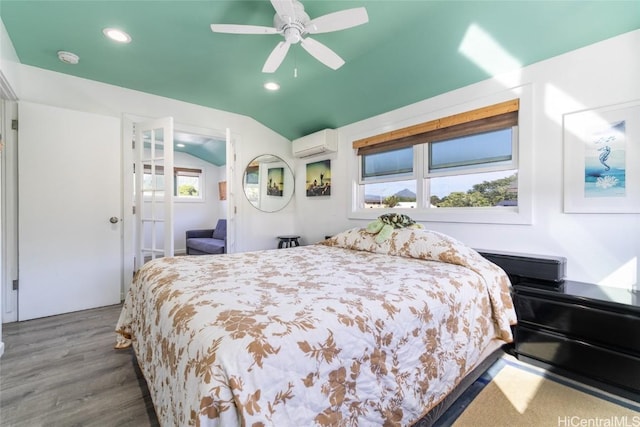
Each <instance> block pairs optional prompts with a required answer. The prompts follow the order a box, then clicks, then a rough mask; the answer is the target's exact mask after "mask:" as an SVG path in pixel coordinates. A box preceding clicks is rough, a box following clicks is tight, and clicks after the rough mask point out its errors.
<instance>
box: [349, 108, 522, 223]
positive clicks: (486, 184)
mask: <svg viewBox="0 0 640 427" xmlns="http://www.w3.org/2000/svg"><path fill="white" fill-rule="evenodd" d="M518 109H519V100H517V99H516V100H512V101H507V102H504V103H500V104H496V105H492V106H489V107H485V108H481V109H477V110H473V111H469V112H466V113H462V114H458V115H454V116H449V117H445V118H442V119H439V120H434V121H431V122H426V123H422V124H419V125H416V126H412V127H409V128H404V129H400V130H398V131H394V132H390V133H387V134H382V135H377V136H374V137H371V138H368V139H364V140H359V141H354V144H353V145H354V148H355V149H356V150H357V157H358V161H359V164H360V167H359V173H358V178H357V190H356V192H355V197H357V199H356V200H355V203H354V206H355V207H356V210H363V209H365V210H366V209H374V208H394V209H416V212H418V214H420V213H423V214H425V215H427V218H428V217H429V215H431V214H429V212H432V213H434V212H436V211H439V210H442V209H447V208H456V209H457V210H460V209H461V208H483V209H487V208H491V209H492V212H495V211H496V210H502V211H504V210H509V209H516V210H517V206H518ZM462 210H464V209H462ZM448 212H453V211H450V210H448ZM411 215H414V214H413V213H412V214H411Z"/></svg>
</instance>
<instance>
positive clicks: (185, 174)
mask: <svg viewBox="0 0 640 427" xmlns="http://www.w3.org/2000/svg"><path fill="white" fill-rule="evenodd" d="M173 178H174V180H175V181H174V184H175V185H174V186H173V188H175V193H176V194H175V196H176V197H182V198H191V199H202V190H201V188H200V187H201V178H202V171H201V170H200V169H187V168H174V170H173Z"/></svg>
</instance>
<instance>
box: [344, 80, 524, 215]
mask: <svg viewBox="0 0 640 427" xmlns="http://www.w3.org/2000/svg"><path fill="white" fill-rule="evenodd" d="M514 97H517V98H519V101H520V104H519V109H518V123H517V128H516V131H515V133H514V135H515V137H516V139H515V140H514V142H513V143H514V144H515V149H514V150H513V153H512V154H513V159H512V161H513V162H514V165H515V167H514V168H513V169H514V170H515V171H517V177H518V178H517V179H518V181H517V183H518V206H514V207H512V206H491V207H465V208H437V209H435V208H430V207H429V204H430V200H429V199H430V198H429V197H428V193H429V187H430V182H429V179H428V178H424V179H423V178H418V179H417V180H416V196H417V206H416V208H415V209H404V208H400V209H398V208H386V209H384V212H399V213H405V214H408V215H410V216H411V217H412V218H413V219H414V220H416V221H420V222H425V221H432V222H449V223H470V224H471V223H472V224H524V225H530V224H532V223H533V161H532V152H533V150H532V147H533V141H532V136H533V120H532V115H533V113H532V87H531V84H524V85H522V86H518V87H515V88H511V89H509V90H507V91H505V92H501V93H498V94H494V95H491V96H488V97H486V98H484V99H483V100H476V101H472V102H468V103H466V104H460V105H456V106H455V107H453V108H450V109H448V110H446V111H447V112H448V113H449V112H451V111H453V112H454V113H455V112H462V113H464V112H469V111H471V110H473V109H474V108H475V109H478V108H482V107H484V106H486V105H491V104H492V103H495V102H505V101H507V100H510V99H514ZM442 116H444V115H443V114H441V112H437V111H436V112H431V113H428V114H425V115H424V119H427V120H428V119H432V120H433V119H434V117H435V118H436V120H439V119H438V117H442ZM414 126H419V125H414ZM388 129H389V127H388V125H386V126H385V127H384V128H383V129H381V130H383V131H384V132H385V133H383V134H379V135H377V136H375V137H366V138H365V135H372V134H375V130H374V131H371V130H370V131H369V132H366V133H365V132H364V131H363V130H362V129H361V130H360V131H359V132H358V133H356V134H354V135H352V136H351V138H349V140H351V141H354V142H355V141H360V140H363V139H373V138H376V137H378V136H383V135H385V134H389V133H397V134H400V133H401V131H403V129H406V128H403V129H400V130H397V131H392V132H388ZM512 139H513V138H512ZM416 147H419V146H416ZM425 151H427V150H425ZM414 156H417V154H416V153H415V151H414ZM419 157H420V158H419V159H416V158H415V157H414V165H415V164H416V162H418V163H419V164H418V165H417V166H414V167H415V169H414V170H419V171H420V173H423V171H424V168H425V159H424V157H425V155H424V153H421V155H420V156H419ZM515 159H517V161H516V160H515ZM360 162H361V160H360V155H359V154H358V149H357V148H356V147H355V144H354V147H353V149H352V150H351V160H350V162H349V163H350V173H351V180H352V186H351V192H350V197H351V203H350V207H349V209H348V217H349V218H350V219H361V220H371V219H375V218H376V217H377V216H378V215H380V214H381V213H383V210H381V209H364V206H363V203H362V200H363V197H364V194H363V193H364V186H363V183H362V182H361V179H360V177H361V169H360V168H361V166H360ZM499 169H502V170H508V168H507V167H504V168H503V167H499ZM485 171H486V172H488V169H484V170H482V172H485ZM476 172H477V171H470V173H476ZM478 172H479V171H478ZM432 176H435V174H434V175H432Z"/></svg>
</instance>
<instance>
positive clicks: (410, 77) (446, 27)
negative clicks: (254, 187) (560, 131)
mask: <svg viewBox="0 0 640 427" xmlns="http://www.w3.org/2000/svg"><path fill="white" fill-rule="evenodd" d="M302 3H303V4H304V6H305V9H306V12H307V13H308V14H309V16H310V17H311V19H313V18H315V17H318V16H320V15H324V14H327V13H330V12H334V11H338V10H342V9H348V8H353V7H360V6H364V7H366V9H367V12H368V15H369V22H368V23H367V24H365V25H362V26H359V27H355V28H350V29H347V30H343V31H338V32H333V33H327V34H318V35H314V38H315V39H316V40H318V41H320V42H322V43H323V44H325V45H326V46H328V47H330V48H331V49H333V50H334V51H335V52H336V53H338V54H339V55H340V56H341V57H342V58H344V60H345V61H346V64H345V65H344V66H343V67H342V68H339V69H338V70H336V71H333V70H331V69H329V68H327V67H326V66H324V65H322V64H321V63H320V62H318V61H317V60H315V59H314V58H312V57H311V56H310V55H309V54H308V53H307V52H306V51H304V50H303V49H302V48H301V47H300V45H294V46H292V48H291V50H290V51H289V53H288V55H287V57H286V58H285V60H284V62H283V64H282V65H281V66H280V68H279V69H278V70H277V71H276V72H275V73H274V74H264V73H262V72H261V69H262V65H263V64H264V62H265V60H266V58H267V56H268V55H269V53H270V52H271V50H272V49H273V48H274V47H275V45H276V44H277V43H278V42H279V41H280V40H282V37H281V36H280V35H277V34H276V35H235V34H220V33H217V34H214V33H213V32H212V31H211V29H210V24H212V23H218V24H222V23H225V24H251V25H262V26H271V25H272V23H273V15H274V9H273V6H272V5H271V3H270V2H269V1H268V0H260V1H258V0H256V1H239V0H234V1H221V0H215V1H207V0H197V1H189V0H164V1H155V0H137V1H136V0H127V1H124V0H110V1H99V0H75V1H60V0H48V1H35V0H0V17H1V18H2V21H3V22H4V24H5V27H6V29H7V32H8V34H9V37H10V38H11V41H12V43H13V45H14V47H15V49H16V52H17V55H18V57H19V59H20V61H21V62H22V63H23V64H27V65H31V66H35V67H40V68H44V69H49V70H53V71H57V72H61V73H67V74H71V75H74V76H78V77H83V78H87V79H91V80H97V81H100V82H105V83H109V84H113V85H117V86H122V87H125V88H130V89H135V90H139V91H143V92H148V93H152V94H156V95H161V96H165V97H169V98H175V99H179V100H182V101H186V102H190V103H194V104H199V105H203V106H207V107H213V108H216V109H220V110H225V111H230V112H234V113H239V114H243V115H247V116H250V117H252V118H254V119H255V120H257V121H259V122H261V123H263V124H264V125H266V126H267V127H269V128H271V129H273V130H274V131H276V132H278V133H280V134H281V135H283V136H285V137H286V138H288V139H295V138H298V137H300V136H303V135H306V134H309V133H311V132H314V131H317V130H320V129H324V128H337V127H340V126H343V125H346V124H349V123H353V122H356V121H358V120H362V119H365V118H367V117H371V116H373V115H376V114H379V113H383V112H386V111H389V110H392V109H395V108H398V107H402V106H405V105H408V104H411V103H413V102H416V101H419V100H422V99H426V98H429V97H432V96H435V95H438V94H441V93H444V92H447V91H450V90H453V89H456V88H459V87H462V86H466V85H469V84H472V83H475V82H478V81H481V80H484V79H486V78H488V77H490V75H491V74H493V73H497V72H502V71H507V70H509V69H512V68H514V67H519V66H525V65H528V64H531V63H534V62H537V61H540V60H544V59H546V58H550V57H552V56H556V55H559V54H562V53H565V52H567V51H570V50H573V49H576V48H580V47H582V46H586V45H589V44H592V43H594V42H597V41H600V40H603V39H606V38H610V37H613V36H616V35H619V34H622V33H625V32H628V31H631V30H634V29H638V28H640V1H637V0H629V1H551V0H549V1H428V0H422V1H421V0H413V1H399V0H394V1H384V0H375V1H330V0H323V1H320V0H306V1H305V0H303V1H302ZM105 27H117V28H120V29H123V30H125V31H127V32H128V33H129V34H130V35H131V37H132V39H133V40H132V42H131V43H130V44H126V45H125V44H116V43H114V42H112V41H110V40H108V39H107V38H106V37H105V36H104V35H103V34H102V29H103V28H105ZM60 50H65V51H70V52H73V53H75V54H77V55H78V56H79V57H80V62H79V64H77V65H69V64H65V63H62V62H60V61H59V60H58V58H57V56H56V52H57V51H60ZM639 54H640V50H639ZM294 69H297V77H296V76H294ZM267 81H275V82H277V83H279V84H280V86H281V89H280V90H279V91H278V92H268V91H266V90H265V89H264V88H263V84H264V83H265V82H267Z"/></svg>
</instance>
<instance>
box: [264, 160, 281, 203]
mask: <svg viewBox="0 0 640 427" xmlns="http://www.w3.org/2000/svg"><path fill="white" fill-rule="evenodd" d="M283 190H284V168H282V167H280V168H269V169H268V170H267V195H268V196H279V197H282V191H283Z"/></svg>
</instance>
